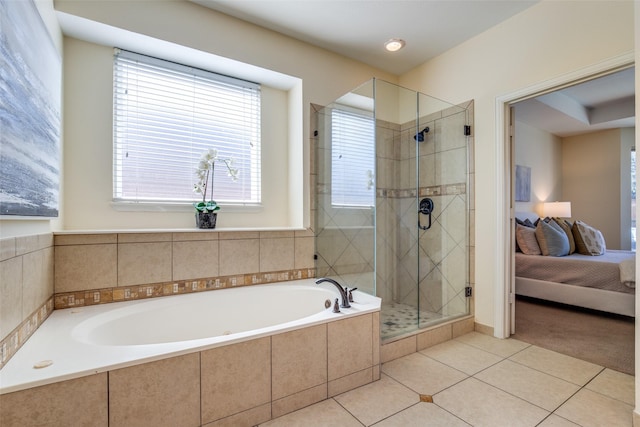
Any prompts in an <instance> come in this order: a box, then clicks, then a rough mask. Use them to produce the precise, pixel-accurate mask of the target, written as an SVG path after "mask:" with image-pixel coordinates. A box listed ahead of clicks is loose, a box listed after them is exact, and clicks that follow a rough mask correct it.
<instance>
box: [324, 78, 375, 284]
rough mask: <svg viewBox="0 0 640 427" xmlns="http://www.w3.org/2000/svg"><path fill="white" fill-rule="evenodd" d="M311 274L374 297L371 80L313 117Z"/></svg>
mask: <svg viewBox="0 0 640 427" xmlns="http://www.w3.org/2000/svg"><path fill="white" fill-rule="evenodd" d="M316 120H317V127H316V129H317V131H318V138H317V140H316V144H317V148H316V172H317V174H316V185H315V187H316V209H315V216H316V220H315V235H316V270H317V275H318V277H332V278H333V279H335V280H337V281H338V282H339V283H340V284H342V285H343V286H348V287H349V288H358V289H359V290H362V291H365V292H368V293H370V294H375V275H374V272H375V249H374V248H375V245H374V239H375V236H374V233H375V193H376V184H375V180H376V166H375V122H374V86H373V81H370V82H367V83H365V84H364V85H362V86H360V87H358V88H356V89H354V90H353V91H351V92H349V93H347V94H345V95H344V96H342V97H340V98H339V99H337V100H336V101H334V102H333V103H331V104H330V105H328V106H326V107H324V108H320V109H318V111H317V114H316Z"/></svg>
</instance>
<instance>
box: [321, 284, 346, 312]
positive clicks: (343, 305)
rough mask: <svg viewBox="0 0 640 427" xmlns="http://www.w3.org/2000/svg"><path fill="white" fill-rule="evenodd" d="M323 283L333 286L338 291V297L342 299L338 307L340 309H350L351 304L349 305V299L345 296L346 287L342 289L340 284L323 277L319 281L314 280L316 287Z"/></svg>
mask: <svg viewBox="0 0 640 427" xmlns="http://www.w3.org/2000/svg"><path fill="white" fill-rule="evenodd" d="M323 282H328V283H331V284H333V285H335V287H336V288H338V290H339V291H340V297H341V298H342V304H340V307H342V308H349V307H351V304H349V298H348V296H347V288H346V287H344V288H343V287H342V285H340V283H338V282H336V281H335V280H333V279H329V278H327V277H323V278H321V279H318V280H316V285H319V284H320V283H323Z"/></svg>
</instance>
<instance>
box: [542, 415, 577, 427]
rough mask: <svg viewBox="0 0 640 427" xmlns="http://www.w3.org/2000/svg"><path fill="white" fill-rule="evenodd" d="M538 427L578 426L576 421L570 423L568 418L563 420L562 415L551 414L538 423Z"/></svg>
mask: <svg viewBox="0 0 640 427" xmlns="http://www.w3.org/2000/svg"><path fill="white" fill-rule="evenodd" d="M538 427H580V426H579V425H578V424H576V423H572V422H571V421H569V420H565V419H564V418H562V417H559V416H557V415H554V414H551V415H549V417H548V418H546V419H545V420H544V421H543V422H541V423H540V424H538Z"/></svg>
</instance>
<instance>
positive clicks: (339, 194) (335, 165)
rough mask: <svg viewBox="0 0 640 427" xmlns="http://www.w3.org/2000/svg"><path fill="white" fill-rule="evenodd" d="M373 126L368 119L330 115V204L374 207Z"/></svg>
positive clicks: (345, 113)
mask: <svg viewBox="0 0 640 427" xmlns="http://www.w3.org/2000/svg"><path fill="white" fill-rule="evenodd" d="M375 165H376V163H375V126H374V119H373V117H371V116H370V115H365V114H362V113H354V112H351V111H345V110H338V109H333V110H332V112H331V204H332V205H334V206H363V207H365V206H366V207H368V206H374V205H375V190H376V187H375V175H374V174H375Z"/></svg>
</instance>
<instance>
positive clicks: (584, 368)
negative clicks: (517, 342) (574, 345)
mask: <svg viewBox="0 0 640 427" xmlns="http://www.w3.org/2000/svg"><path fill="white" fill-rule="evenodd" d="M509 359H510V360H512V361H514V362H518V363H520V364H522V365H525V366H528V367H530V368H533V369H537V370H538V371H542V372H545V373H547V374H549V375H553V376H554V377H558V378H560V379H563V380H565V381H569V382H571V383H574V384H577V385H580V386H583V385H585V384H586V383H588V382H589V381H590V380H591V379H592V378H593V377H595V376H596V375H598V373H599V372H600V371H601V370H602V369H603V368H602V366H598V365H594V364H593V363H589V362H585V361H583V360H580V359H576V358H575V357H571V356H566V355H564V354H560V353H556V352H555V351H551V350H546V349H544V348H540V347H536V346H531V347H528V348H526V349H525V350H523V351H521V352H520V353H518V354H515V355H513V356H512V357H510V358H509Z"/></svg>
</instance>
